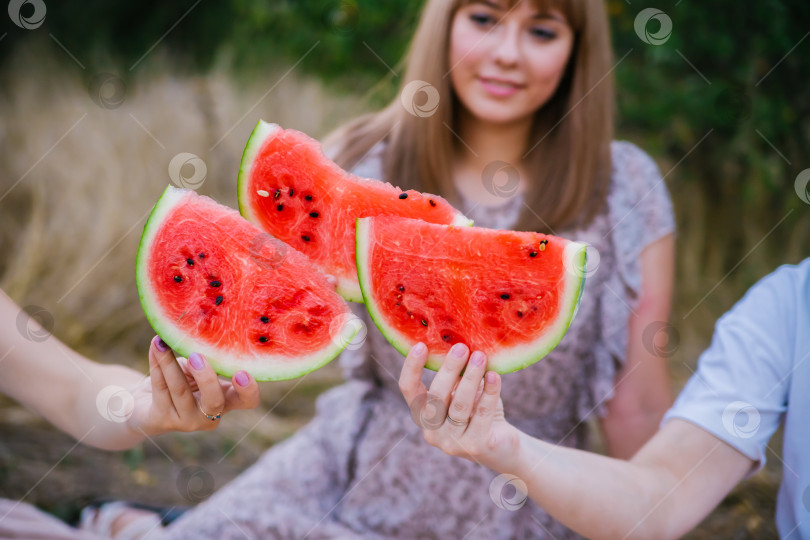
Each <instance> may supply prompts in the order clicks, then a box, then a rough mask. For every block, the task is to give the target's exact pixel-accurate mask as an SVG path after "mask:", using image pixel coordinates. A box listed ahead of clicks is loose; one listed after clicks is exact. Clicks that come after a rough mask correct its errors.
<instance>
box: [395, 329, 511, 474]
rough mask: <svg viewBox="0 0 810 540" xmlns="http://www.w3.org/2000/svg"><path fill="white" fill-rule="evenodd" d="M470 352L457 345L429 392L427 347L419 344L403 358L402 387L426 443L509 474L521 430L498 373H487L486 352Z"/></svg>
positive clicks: (400, 386)
mask: <svg viewBox="0 0 810 540" xmlns="http://www.w3.org/2000/svg"><path fill="white" fill-rule="evenodd" d="M469 353H470V351H469V349H468V348H467V346H466V345H464V344H461V343H457V344H455V345H454V346H453V348H452V349H450V352H448V353H447V356H446V358H445V359H444V361H443V362H442V365H441V368H439V372H438V373H437V374H436V377H435V378H434V379H433V383H431V385H430V390H427V389H426V388H425V385H424V384H422V368H424V367H425V363H426V362H427V347H425V345H424V344H423V343H417V344H416V345H414V347H413V348H411V350H410V352H409V353H408V356H407V357H406V358H405V364H404V365H403V366H402V373H401V374H400V377H399V388H400V390H401V391H402V395H403V396H404V397H405V400H406V401H407V402H408V404H409V405H410V407H411V412H412V415H413V417H414V420H416V423H417V425H418V426H419V427H420V428H422V430H423V432H424V435H425V440H426V441H427V442H428V443H430V444H432V445H433V446H435V447H437V448H439V449H440V450H442V451H443V452H445V453H446V454H449V455H451V456H457V457H463V458H465V459H468V460H470V461H474V462H476V463H480V464H481V465H484V466H486V467H489V468H491V469H494V470H497V471H504V470H509V469H510V468H511V467H512V466H513V464H514V462H515V460H516V459H517V456H518V454H519V449H520V431H518V429H517V428H515V427H514V426H512V425H511V424H510V423H509V422H507V421H506V418H505V416H504V413H503V401H502V400H501V377H500V375H498V374H497V373H496V372H494V371H489V372H487V371H486V368H487V358H486V355H484V353H482V352H481V351H475V352H474V353H472V355H470V354H469ZM462 370H463V371H464V373H463V375H462V373H461V372H462Z"/></svg>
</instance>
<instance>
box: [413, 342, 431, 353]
mask: <svg viewBox="0 0 810 540" xmlns="http://www.w3.org/2000/svg"><path fill="white" fill-rule="evenodd" d="M411 352H413V354H416V355H423V354H425V353H426V352H427V347H426V346H425V344H424V343H422V342H421V341H420V342H419V343H417V344H416V345H414V346H413V350H412V351H411Z"/></svg>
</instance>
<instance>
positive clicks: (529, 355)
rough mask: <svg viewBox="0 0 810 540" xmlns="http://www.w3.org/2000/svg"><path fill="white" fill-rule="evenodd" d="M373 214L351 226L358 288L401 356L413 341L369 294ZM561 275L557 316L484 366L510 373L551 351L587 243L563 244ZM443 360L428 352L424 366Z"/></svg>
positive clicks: (580, 282) (570, 306)
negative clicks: (534, 335)
mask: <svg viewBox="0 0 810 540" xmlns="http://www.w3.org/2000/svg"><path fill="white" fill-rule="evenodd" d="M372 219H373V218H360V219H358V220H357V224H356V228H355V250H356V256H357V275H358V278H359V282H360V289H361V290H362V292H363V301H364V302H365V305H366V310H367V311H368V313H369V315H370V316H371V320H372V321H374V324H375V325H376V326H377V328H378V329H379V330H380V332H381V333H382V334H383V336H385V338H386V339H387V340H388V342H389V343H391V345H392V346H393V347H394V348H395V349H396V350H397V351H399V352H400V353H401V354H402V355H403V356H406V355H407V354H408V351H409V350H410V348H411V347H412V346H413V345H414V343H410V342H409V341H408V340H407V339H406V338H405V337H404V336H403V335H402V334H401V333H400V332H399V331H397V330H396V329H394V328H392V327H391V326H390V325H389V324H388V323H387V322H386V321H385V318H384V317H383V315H382V313H381V311H380V309H379V307H378V306H377V304H376V302H374V299H373V298H372V296H371V290H372V288H371V279H370V275H369V265H368V255H369V248H370V243H369V238H370V236H369V229H370V226H371V220H372ZM563 256H564V258H565V260H564V265H563V266H564V270H563V273H562V275H563V277H564V279H565V280H566V285H565V290H564V292H563V294H562V295H561V301H562V305H561V306H560V316H559V317H558V318H557V321H556V323H555V325H554V326H553V327H551V328H549V329H548V330H547V331H546V332H545V333H544V334H543V336H541V337H540V338H538V339H537V340H535V341H534V342H531V343H525V344H522V345H517V346H514V347H509V348H504V349H501V350H499V351H497V352H496V353H495V354H493V355H490V356H489V357H488V358H487V369H489V370H491V371H496V372H498V373H500V374H505V373H512V372H514V371H518V370H520V369H523V368H525V367H528V366H530V365H532V364H534V363H536V362H538V361H539V360H541V359H542V358H543V357H545V356H546V355H547V354H548V353H549V352H551V351H552V350H553V349H554V348H555V347H556V346H557V345H558V344H559V343H560V341H561V340H562V338H563V336H565V334H566V332H567V331H568V328H569V327H570V326H571V322H572V321H573V320H574V316H575V315H576V312H577V310H578V309H579V303H580V301H581V299H582V291H583V290H584V288H585V275H586V272H585V263H586V260H587V246H586V244H583V243H581V242H569V243H568V244H566V247H565V253H564V254H563ZM443 361H444V355H442V354H430V355H428V358H427V361H426V363H425V367H426V368H428V369H430V370H433V371H438V370H439V368H440V367H441V365H442V362H443Z"/></svg>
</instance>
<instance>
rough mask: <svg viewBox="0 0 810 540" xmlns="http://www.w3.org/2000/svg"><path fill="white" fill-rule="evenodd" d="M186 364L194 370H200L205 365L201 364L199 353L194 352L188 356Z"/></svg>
mask: <svg viewBox="0 0 810 540" xmlns="http://www.w3.org/2000/svg"><path fill="white" fill-rule="evenodd" d="M188 363H189V364H191V367H193V368H194V369H202V368H203V366H204V365H205V362H203V359H202V356H200V353H195V352H193V353H191V354H190V355H188Z"/></svg>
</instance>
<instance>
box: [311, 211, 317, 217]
mask: <svg viewBox="0 0 810 540" xmlns="http://www.w3.org/2000/svg"><path fill="white" fill-rule="evenodd" d="M318 216H319V214H318V212H310V213H309V217H318Z"/></svg>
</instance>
